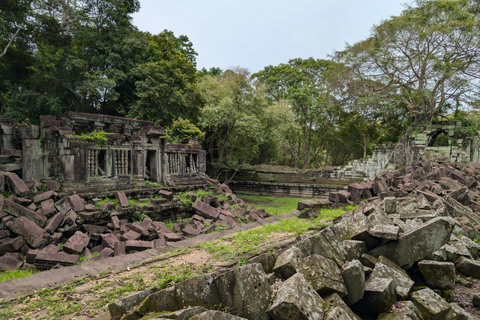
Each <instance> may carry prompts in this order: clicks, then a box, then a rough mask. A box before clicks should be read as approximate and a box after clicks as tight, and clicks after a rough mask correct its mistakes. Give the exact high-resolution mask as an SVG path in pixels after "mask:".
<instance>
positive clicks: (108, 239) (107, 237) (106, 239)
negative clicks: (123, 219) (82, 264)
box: [101, 233, 120, 249]
mask: <svg viewBox="0 0 480 320" xmlns="http://www.w3.org/2000/svg"><path fill="white" fill-rule="evenodd" d="M101 237H102V244H103V246H104V247H107V248H110V249H115V245H116V244H117V243H118V242H120V241H119V240H118V238H117V237H116V236H115V235H114V234H113V233H107V234H102V235H101Z"/></svg>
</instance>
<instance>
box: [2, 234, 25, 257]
mask: <svg viewBox="0 0 480 320" xmlns="http://www.w3.org/2000/svg"><path fill="white" fill-rule="evenodd" d="M24 244H25V239H24V238H23V237H22V236H18V237H16V238H3V239H2V240H1V241H0V254H5V252H15V251H18V250H19V249H20V248H21V247H22V246H23V245H24Z"/></svg>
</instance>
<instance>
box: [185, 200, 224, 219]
mask: <svg viewBox="0 0 480 320" xmlns="http://www.w3.org/2000/svg"><path fill="white" fill-rule="evenodd" d="M192 210H193V211H195V212H196V213H197V214H198V215H200V216H202V217H204V218H207V219H217V218H218V216H219V215H220V209H218V208H214V207H212V206H210V205H209V204H206V203H205V202H202V201H199V200H196V201H195V202H194V203H193V206H192Z"/></svg>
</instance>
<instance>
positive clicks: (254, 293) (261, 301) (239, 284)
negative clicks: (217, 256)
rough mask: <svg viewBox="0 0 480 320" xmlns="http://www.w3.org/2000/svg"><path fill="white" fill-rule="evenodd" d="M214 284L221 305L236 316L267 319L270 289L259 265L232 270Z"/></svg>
mask: <svg viewBox="0 0 480 320" xmlns="http://www.w3.org/2000/svg"><path fill="white" fill-rule="evenodd" d="M215 284H216V287H217V290H218V294H219V297H220V300H221V303H222V305H223V306H226V307H228V308H229V309H230V310H235V311H234V313H235V314H236V315H238V316H240V317H244V318H247V319H265V320H266V319H269V317H268V315H267V309H268V306H269V304H270V298H271V295H272V289H271V288H270V284H269V283H268V280H267V277H266V275H265V272H264V271H263V268H262V265H261V264H259V263H252V264H247V265H244V266H241V267H238V268H235V269H232V270H230V271H228V272H226V273H224V274H222V275H220V276H218V277H217V278H216V279H215ZM177 294H178V289H177ZM244 306H248V308H245V307H244ZM237 310H238V311H237Z"/></svg>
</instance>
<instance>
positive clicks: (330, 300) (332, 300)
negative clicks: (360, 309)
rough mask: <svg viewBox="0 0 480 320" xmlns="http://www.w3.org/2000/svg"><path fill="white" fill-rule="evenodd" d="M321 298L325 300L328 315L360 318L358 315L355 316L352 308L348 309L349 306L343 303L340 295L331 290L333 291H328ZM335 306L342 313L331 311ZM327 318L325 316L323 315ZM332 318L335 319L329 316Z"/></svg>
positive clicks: (341, 317) (355, 319) (353, 319)
mask: <svg viewBox="0 0 480 320" xmlns="http://www.w3.org/2000/svg"><path fill="white" fill-rule="evenodd" d="M323 300H324V301H325V303H326V304H327V306H328V307H327V310H328V311H326V313H327V314H328V315H329V316H330V315H338V316H339V317H340V318H339V319H352V320H360V317H359V316H357V315H356V314H355V313H354V312H353V311H352V309H350V307H349V306H348V305H347V304H346V303H345V301H343V300H342V298H340V296H339V295H338V294H337V293H335V292H333V293H329V294H327V295H324V296H323ZM335 308H340V309H341V310H342V311H343V312H342V313H338V312H334V313H332V311H333V310H334V309H335ZM325 318H327V317H325ZM331 319H332V320H333V319H335V318H331Z"/></svg>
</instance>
